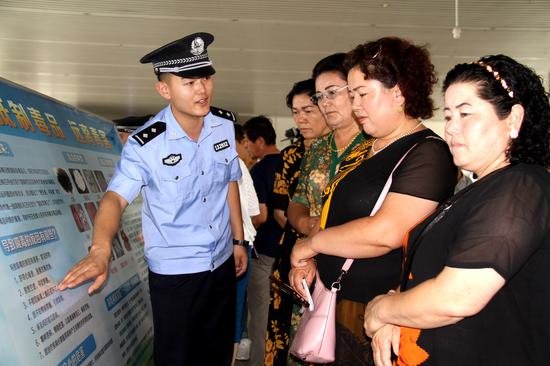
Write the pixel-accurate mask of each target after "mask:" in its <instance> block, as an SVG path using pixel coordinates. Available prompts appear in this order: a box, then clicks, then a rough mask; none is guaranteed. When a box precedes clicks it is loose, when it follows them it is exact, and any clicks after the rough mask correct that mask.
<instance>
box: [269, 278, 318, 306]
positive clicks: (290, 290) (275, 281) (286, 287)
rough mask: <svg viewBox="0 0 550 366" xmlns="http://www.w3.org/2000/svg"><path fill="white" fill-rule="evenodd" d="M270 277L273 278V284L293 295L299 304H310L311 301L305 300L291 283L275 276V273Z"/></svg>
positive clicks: (285, 292)
mask: <svg viewBox="0 0 550 366" xmlns="http://www.w3.org/2000/svg"><path fill="white" fill-rule="evenodd" d="M269 279H270V280H271V284H272V286H274V287H276V288H278V289H279V290H280V291H281V292H282V293H284V294H286V295H289V296H291V297H292V300H294V302H296V303H297V304H299V305H301V306H305V307H308V306H309V303H308V302H307V300H305V299H304V298H303V297H302V296H301V295H300V294H299V293H298V292H296V291H295V290H294V289H293V288H292V287H291V286H290V285H288V284H286V283H284V282H283V281H281V280H279V279H278V278H275V277H273V275H272V276H271V277H269Z"/></svg>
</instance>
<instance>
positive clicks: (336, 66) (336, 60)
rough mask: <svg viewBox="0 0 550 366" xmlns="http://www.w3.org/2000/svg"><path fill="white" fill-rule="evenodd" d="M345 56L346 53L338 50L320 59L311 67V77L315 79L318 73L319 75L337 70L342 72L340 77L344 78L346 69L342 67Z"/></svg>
mask: <svg viewBox="0 0 550 366" xmlns="http://www.w3.org/2000/svg"><path fill="white" fill-rule="evenodd" d="M345 58H346V54H345V53H342V52H339V53H334V54H332V55H330V56H327V57H325V58H323V59H321V60H320V61H319V62H317V64H316V65H315V67H314V68H313V72H312V73H311V78H312V79H313V80H317V78H318V77H319V75H321V74H322V73H325V72H337V73H340V74H342V78H343V79H344V80H345V79H346V75H347V71H346V70H345V69H344V59H345Z"/></svg>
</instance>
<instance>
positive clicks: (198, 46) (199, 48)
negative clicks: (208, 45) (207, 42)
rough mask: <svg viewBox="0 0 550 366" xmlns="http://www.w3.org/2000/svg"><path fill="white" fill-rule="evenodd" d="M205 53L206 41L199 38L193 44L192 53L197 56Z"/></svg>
mask: <svg viewBox="0 0 550 366" xmlns="http://www.w3.org/2000/svg"><path fill="white" fill-rule="evenodd" d="M203 52H204V41H203V40H202V38H201V37H197V38H195V39H194V40H193V42H191V53H192V54H193V55H195V56H198V55H200V54H201V53H203Z"/></svg>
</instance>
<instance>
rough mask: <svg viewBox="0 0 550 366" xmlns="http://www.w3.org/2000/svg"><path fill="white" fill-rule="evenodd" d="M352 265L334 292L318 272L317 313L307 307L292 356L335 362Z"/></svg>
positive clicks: (348, 264)
mask: <svg viewBox="0 0 550 366" xmlns="http://www.w3.org/2000/svg"><path fill="white" fill-rule="evenodd" d="M415 146H416V144H415V145H414V146H413V147H411V148H410V149H409V150H408V151H407V152H406V153H405V154H404V155H403V156H402V157H401V159H400V160H399V161H398V162H397V164H396V165H395V167H394V168H393V170H392V172H391V174H390V176H389V177H388V180H387V181H386V184H385V185H384V188H383V189H382V192H381V193H380V196H379V197H378V200H377V201H376V204H375V205H374V207H373V209H372V212H371V214H370V216H373V215H374V214H375V213H376V211H378V209H379V208H380V206H382V202H384V199H385V198H386V195H387V194H388V191H389V189H390V186H391V183H392V176H393V172H394V171H395V169H397V167H398V166H399V164H401V162H402V161H403V159H405V157H406V156H407V155H408V154H409V152H410V151H411V150H412V149H413V148H414V147H415ZM352 263H353V259H346V261H345V262H344V265H343V266H342V273H341V274H340V276H338V279H337V280H336V281H335V282H334V283H333V284H332V285H331V289H330V290H329V289H327V288H326V287H325V285H324V284H323V283H322V282H321V279H320V277H319V272H317V277H316V278H317V280H316V285H315V288H314V289H313V294H312V295H311V297H312V298H313V303H314V304H315V308H314V310H313V311H310V310H309V309H308V308H305V307H304V308H303V311H304V312H303V314H302V320H301V321H300V325H299V326H298V330H297V331H296V334H295V335H294V340H293V341H292V344H291V345H290V353H292V354H293V355H294V356H296V357H298V358H299V359H301V360H303V361H307V362H313V363H329V362H334V360H335V352H336V294H337V293H338V291H339V290H340V281H341V280H342V277H343V276H344V275H345V274H346V273H347V272H348V270H349V268H350V267H351V265H352Z"/></svg>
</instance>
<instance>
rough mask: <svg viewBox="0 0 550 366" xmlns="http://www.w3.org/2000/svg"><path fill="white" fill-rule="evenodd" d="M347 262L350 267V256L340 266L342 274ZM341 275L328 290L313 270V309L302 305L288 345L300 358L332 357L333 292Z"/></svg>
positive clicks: (316, 360) (330, 359)
mask: <svg viewBox="0 0 550 366" xmlns="http://www.w3.org/2000/svg"><path fill="white" fill-rule="evenodd" d="M348 262H350V263H349V265H350V266H351V262H353V259H348V260H347V261H346V263H345V264H344V267H342V273H344V268H345V267H346V264H347V263H348ZM347 269H349V266H348V267H347ZM347 269H346V271H347ZM341 278H342V276H340V277H339V278H338V280H337V281H336V282H334V283H333V284H332V286H331V289H330V290H328V289H327V288H326V287H325V286H324V285H323V283H322V282H321V281H320V277H319V273H318V272H317V281H318V282H317V285H316V286H315V288H314V289H313V294H312V295H311V297H312V298H313V303H314V304H315V309H314V310H313V311H310V310H309V309H308V308H305V307H304V313H303V315H302V320H301V321H300V325H299V326H298V330H297V332H296V334H295V336H294V340H293V341H292V344H291V345H290V353H292V354H293V355H294V356H296V357H298V358H299V359H301V360H303V361H307V362H313V363H328V362H333V361H334V360H335V354H334V353H335V349H336V293H337V292H338V290H339V289H340V279H341Z"/></svg>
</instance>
